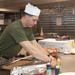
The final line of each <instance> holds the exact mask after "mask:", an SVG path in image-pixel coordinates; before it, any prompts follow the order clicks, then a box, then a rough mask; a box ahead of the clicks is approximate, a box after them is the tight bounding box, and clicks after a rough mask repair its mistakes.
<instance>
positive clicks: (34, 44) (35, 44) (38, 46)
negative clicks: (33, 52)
mask: <svg viewBox="0 0 75 75" xmlns="http://www.w3.org/2000/svg"><path fill="white" fill-rule="evenodd" d="M31 43H32V45H33V46H34V47H36V48H37V49H38V50H40V51H41V52H43V53H44V54H46V55H48V52H47V51H45V50H44V48H43V47H42V46H41V45H40V44H38V43H37V41H36V40H33V41H31Z"/></svg>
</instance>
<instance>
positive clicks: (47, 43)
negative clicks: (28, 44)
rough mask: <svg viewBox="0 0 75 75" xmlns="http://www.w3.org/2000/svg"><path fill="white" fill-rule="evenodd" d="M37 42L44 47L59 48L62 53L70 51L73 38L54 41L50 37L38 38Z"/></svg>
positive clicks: (72, 45)
mask: <svg viewBox="0 0 75 75" xmlns="http://www.w3.org/2000/svg"><path fill="white" fill-rule="evenodd" d="M38 43H39V44H40V45H41V46H42V47H44V48H59V49H60V52H62V53H71V50H72V48H73V47H74V40H64V41H63V40H62V41H56V40H53V39H52V40H51V39H44V40H39V41H38Z"/></svg>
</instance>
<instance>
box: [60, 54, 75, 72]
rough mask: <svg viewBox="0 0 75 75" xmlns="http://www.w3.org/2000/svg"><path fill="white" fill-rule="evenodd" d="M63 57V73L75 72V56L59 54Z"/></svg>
mask: <svg viewBox="0 0 75 75" xmlns="http://www.w3.org/2000/svg"><path fill="white" fill-rule="evenodd" d="M59 56H60V57H61V72H62V73H63V72H75V54H69V55H64V54H59Z"/></svg>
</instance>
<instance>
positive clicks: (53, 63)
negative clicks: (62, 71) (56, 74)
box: [49, 56, 56, 68]
mask: <svg viewBox="0 0 75 75" xmlns="http://www.w3.org/2000/svg"><path fill="white" fill-rule="evenodd" d="M49 57H50V59H52V61H51V67H52V68H54V67H55V66H56V59H55V58H54V57H52V56H49Z"/></svg>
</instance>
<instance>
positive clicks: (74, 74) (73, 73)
mask: <svg viewBox="0 0 75 75" xmlns="http://www.w3.org/2000/svg"><path fill="white" fill-rule="evenodd" d="M59 75H75V72H66V73H61V74H59Z"/></svg>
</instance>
